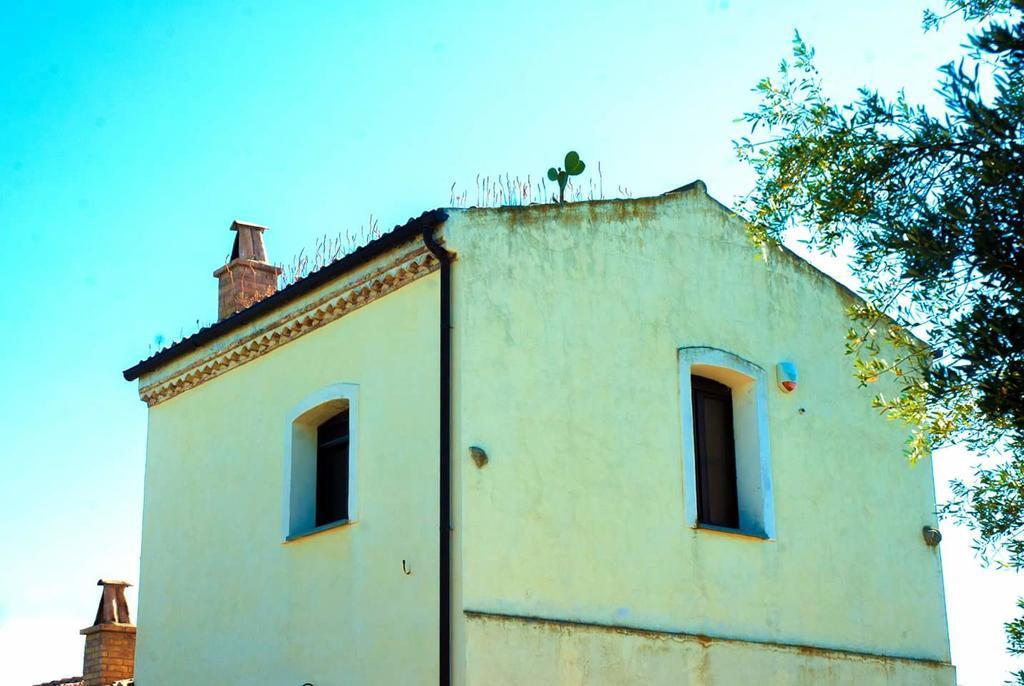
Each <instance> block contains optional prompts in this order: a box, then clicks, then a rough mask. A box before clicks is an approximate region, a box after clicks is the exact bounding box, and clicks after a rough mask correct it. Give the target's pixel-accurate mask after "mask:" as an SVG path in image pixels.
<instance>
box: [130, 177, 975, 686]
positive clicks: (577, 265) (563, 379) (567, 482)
mask: <svg viewBox="0 0 1024 686" xmlns="http://www.w3.org/2000/svg"><path fill="white" fill-rule="evenodd" d="M232 229H234V230H235V231H236V240H235V243H236V248H235V250H234V251H233V259H232V261H231V262H229V263H228V264H227V265H226V266H225V267H222V268H221V269H219V270H218V271H217V273H216V276H217V277H218V279H219V283H220V297H219V309H220V321H218V322H217V323H216V324H214V325H212V326H210V327H207V328H205V329H202V330H200V331H199V332H198V333H196V334H195V335H193V336H191V337H189V338H186V339H185V340H183V341H181V342H179V343H177V344H175V345H173V346H171V347H170V348H167V349H165V350H163V351H161V352H159V353H157V354H155V355H153V356H152V357H150V358H149V359H147V360H144V361H142V362H140V363H139V364H137V365H136V366H134V367H132V368H131V369H128V370H127V371H126V372H125V377H126V378H127V379H129V380H135V379H137V380H138V382H139V392H140V396H141V398H142V399H143V400H144V401H145V402H146V403H147V404H148V405H149V442H148V454H147V464H146V481H145V500H144V522H143V541H142V562H141V577H140V601H139V605H140V608H139V612H140V617H141V620H140V621H141V624H140V626H141V632H140V634H139V644H138V658H137V669H136V672H137V676H138V677H139V679H140V682H141V683H143V684H147V683H148V684H165V683H188V684H223V685H225V686H228V685H231V684H248V683H266V684H270V683H274V684H295V685H296V686H298V685H299V684H303V683H311V684H313V685H314V686H330V685H332V684H340V683H346V684H419V683H423V684H431V683H438V682H440V683H448V682H449V679H450V681H451V683H456V684H487V685H495V684H498V685H500V684H533V683H544V684H547V683H560V684H633V683H636V684H728V685H731V684H746V683H758V684H786V685H792V684H858V685H861V684H900V685H901V686H912V685H922V686H923V685H925V684H928V685H939V684H942V685H951V684H953V683H954V678H955V677H954V669H953V667H952V666H951V665H950V655H949V645H948V637H947V628H946V615H945V606H944V598H943V587H942V572H941V563H940V557H939V552H938V549H937V548H936V547H934V546H932V545H929V544H928V543H927V542H926V540H925V539H926V537H925V536H922V528H923V527H925V528H927V527H932V526H934V525H935V516H934V514H933V513H934V511H935V500H934V489H933V482H932V475H931V472H930V470H929V469H928V467H926V466H924V467H922V466H918V467H916V468H912V467H910V466H908V464H907V463H906V461H905V460H904V459H903V458H902V450H903V444H904V440H905V436H906V432H905V430H904V429H903V428H901V427H899V426H897V425H895V424H894V423H891V422H888V421H887V420H885V419H883V418H880V417H879V416H878V414H877V413H876V412H875V411H874V410H872V408H871V406H870V402H869V400H870V396H871V394H872V392H871V391H868V390H865V389H862V388H859V387H858V385H857V382H856V381H855V379H854V378H853V376H852V370H851V366H850V360H849V359H848V358H847V357H845V356H844V352H843V344H844V334H845V331H846V330H847V328H848V326H849V324H848V321H847V319H846V314H845V309H846V307H847V306H848V305H849V304H850V303H851V302H853V299H854V296H853V295H852V294H850V293H849V292H848V291H847V290H845V289H844V288H843V287H842V286H840V285H839V284H837V283H836V282H834V281H833V280H831V279H830V278H828V277H827V276H825V275H823V274H822V273H820V272H818V271H816V270H815V269H814V268H813V267H811V266H810V265H809V264H807V263H806V262H804V261H802V260H801V259H799V258H798V257H796V256H795V255H793V254H791V253H789V252H788V251H786V250H783V249H778V250H774V249H773V250H769V251H768V252H767V254H766V255H765V258H766V259H764V260H758V259H755V257H756V253H755V252H754V250H753V249H752V246H751V244H750V242H749V241H748V238H747V236H746V233H745V227H744V225H743V222H742V221H741V220H740V219H738V218H737V217H736V216H735V215H733V214H732V213H730V212H729V211H728V210H727V209H726V208H724V207H723V206H722V205H721V204H720V203H718V202H717V201H716V200H714V199H713V198H711V197H710V196H709V195H708V194H707V191H706V188H705V186H704V184H703V183H702V182H699V181H698V182H694V183H692V184H689V185H688V186H684V187H683V188H680V189H677V190H676V191H672V192H670V193H667V194H665V195H663V196H659V197H653V198H643V199H638V200H611V201H597V202H583V203H575V204H570V205H566V206H557V205H542V206H530V207H506V208H499V209H468V210H447V211H442V210H438V211H433V212H428V213H425V214H424V215H422V216H421V217H419V218H417V219H414V220H411V221H410V222H409V223H407V224H405V225H404V226H400V227H396V228H395V229H394V230H393V231H391V232H389V233H387V234H385V235H384V236H382V237H381V238H379V239H377V240H375V241H373V242H371V243H370V244H368V245H367V246H365V247H363V248H361V249H359V250H357V251H355V252H354V253H352V254H351V255H349V256H347V257H345V258H343V259H341V260H339V261H337V262H334V263H333V264H331V265H329V266H327V267H325V268H323V269H321V270H319V271H317V272H315V273H313V274H311V275H309V276H307V277H306V278H304V279H302V280H300V281H298V282H297V283H294V284H292V285H290V286H288V287H287V288H284V289H282V290H279V291H277V292H276V293H273V294H272V295H269V296H268V294H269V293H271V292H272V291H273V290H274V278H273V277H276V276H277V272H276V271H275V270H274V267H272V266H271V265H270V264H269V263H268V261H267V258H266V255H265V252H264V248H263V238H262V236H263V227H259V226H256V225H252V224H245V223H240V222H236V223H235V224H233V225H232ZM780 382H786V386H787V387H783V386H782V385H781V383H780ZM794 383H796V387H795V389H794V390H790V389H793V386H794ZM932 542H934V540H933V539H932Z"/></svg>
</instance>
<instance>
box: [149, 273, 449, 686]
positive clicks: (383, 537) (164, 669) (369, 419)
mask: <svg viewBox="0 0 1024 686" xmlns="http://www.w3.org/2000/svg"><path fill="white" fill-rule="evenodd" d="M438 290H439V285H438V276H437V274H436V273H434V274H431V275H429V276H426V277H424V278H421V279H419V280H417V281H414V282H413V283H411V284H408V285H406V286H405V287H403V288H401V289H399V290H397V291H395V292H394V293H391V294H389V295H387V296H385V297H382V298H380V299H378V300H376V301H374V302H372V303H370V304H368V305H366V306H364V307H362V308H360V309H358V310H356V311H354V312H351V313H350V314H347V315H346V316H344V317H342V318H341V319H338V320H337V321H334V322H332V323H330V324H327V325H325V326H323V327H322V328H319V329H317V330H315V331H312V332H311V333H308V334H306V335H304V336H302V337H301V338H298V339H297V340H295V341H293V342H291V343H289V344H287V345H284V346H282V347H280V348H278V349H276V350H274V351H272V352H270V353H268V354H266V355H263V356H262V357H259V358H258V359H256V360H254V361H251V362H249V363H247V364H244V365H241V366H239V367H237V368H234V369H231V370H230V371H228V372H227V373H224V374H222V375H220V376H218V377H216V378H214V379H211V380H209V381H207V382H206V383H203V384H201V385H199V386H197V387H195V388H193V389H191V390H189V391H187V392H185V393H183V394H181V395H178V396H176V397H174V398H171V399H169V400H166V401H164V402H162V403H160V404H158V405H155V406H154V407H153V408H151V411H150V419H149V448H148V456H147V465H146V493H145V504H144V523H143V542H142V544H143V545H142V569H141V588H140V608H139V622H140V623H139V626H140V630H139V639H138V659H137V665H136V676H137V678H138V681H139V683H144V684H156V685H159V684H189V685H195V686H204V685H206V684H211V685H212V684H216V685H217V686H232V685H233V684H239V685H241V684H246V685H249V684H294V685H295V686H298V684H302V683H304V682H311V683H314V684H317V686H328V685H330V684H343V683H345V684H377V683H388V684H413V683H422V682H423V680H424V679H426V680H427V681H430V680H436V673H437V648H436V646H437V598H438V595H437V594H438V591H437V589H438V578H437V564H438V558H437V502H438V500H437V484H438V475H437V452H438V430H437V416H438V400H437V398H438V373H437V360H438V326H437V321H438ZM337 383H350V384H358V387H359V388H358V392H359V421H358V427H357V428H356V430H357V431H358V432H359V449H358V455H357V456H356V459H357V460H358V481H359V483H358V490H359V511H358V521H356V522H355V523H353V524H350V525H347V526H342V527H338V528H334V529H331V530H328V531H324V532H322V533H318V534H315V535H312V536H309V537H305V538H300V539H298V540H295V541H292V542H289V543H285V542H283V537H282V526H281V521H282V499H283V490H282V489H283V474H284V451H285V445H286V438H287V434H288V431H289V428H288V427H287V425H286V418H287V417H288V416H289V414H290V413H291V412H292V410H293V409H294V408H295V407H296V405H297V404H299V403H300V402H301V401H302V400H303V399H304V398H307V397H308V396H310V394H312V393H314V392H316V391H317V390H318V389H321V388H323V387H325V386H328V385H330V384H337ZM403 560H404V561H406V565H407V568H408V566H409V565H411V569H412V573H411V574H409V575H407V574H405V573H404V571H403V565H402V563H403ZM430 675H435V676H430Z"/></svg>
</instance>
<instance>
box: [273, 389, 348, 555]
mask: <svg viewBox="0 0 1024 686" xmlns="http://www.w3.org/2000/svg"><path fill="white" fill-rule="evenodd" d="M346 408H347V409H348V426H349V437H348V519H343V520H340V521H337V522H330V523H328V524H323V525H321V526H316V452H317V436H316V433H317V427H319V426H320V424H322V423H323V422H325V421H326V420H328V419H330V418H331V417H333V416H334V415H336V414H338V413H339V412H341V411H342V410H344V409H346ZM284 434H285V447H284V494H283V496H282V503H283V508H282V510H283V512H282V515H281V527H282V530H283V532H284V539H285V541H290V540H294V539H296V538H301V537H303V536H308V535H309V534H313V533H319V532H320V531H325V530H327V529H333V528H335V527H339V526H344V525H347V524H352V523H354V522H355V521H356V520H357V518H358V509H357V505H358V503H359V498H358V495H359V493H358V484H359V479H358V475H359V386H358V385H357V384H353V383H336V384H331V385H330V386H326V387H324V388H321V389H319V390H317V391H315V392H313V393H310V394H309V395H308V396H306V397H305V398H303V399H302V401H301V402H299V403H298V404H297V405H295V407H293V408H292V410H291V411H290V412H289V413H288V417H287V421H286V422H285V431H284Z"/></svg>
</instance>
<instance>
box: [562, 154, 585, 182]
mask: <svg viewBox="0 0 1024 686" xmlns="http://www.w3.org/2000/svg"><path fill="white" fill-rule="evenodd" d="M582 165H583V162H581V161H580V155H579V153H577V152H576V151H575V150H570V151H569V152H567V153H566V155H565V171H567V172H568V173H569V174H570V175H572V176H576V175H577V174H579V173H580V172H582V171H583V166H582Z"/></svg>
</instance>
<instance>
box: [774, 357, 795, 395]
mask: <svg viewBox="0 0 1024 686" xmlns="http://www.w3.org/2000/svg"><path fill="white" fill-rule="evenodd" d="M775 376H776V378H777V380H778V382H779V388H780V389H782V392H783V393H792V392H793V391H795V390H796V385H797V382H798V381H799V377H798V375H797V371H796V364H795V363H793V362H779V363H778V364H777V365H775Z"/></svg>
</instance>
